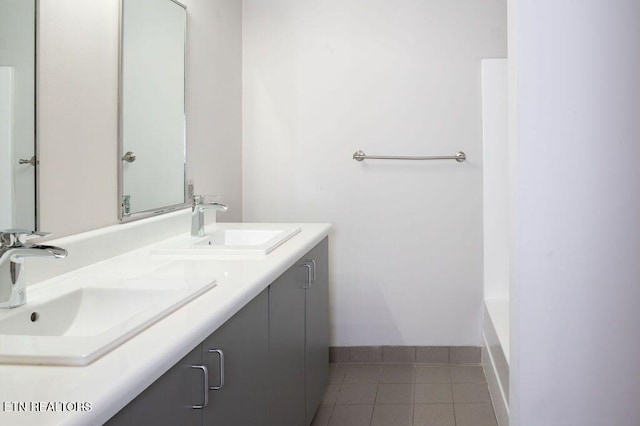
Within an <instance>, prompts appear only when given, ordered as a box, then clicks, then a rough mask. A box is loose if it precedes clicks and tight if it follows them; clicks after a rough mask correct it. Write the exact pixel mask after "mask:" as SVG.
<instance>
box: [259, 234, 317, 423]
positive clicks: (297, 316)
mask: <svg viewBox="0 0 640 426" xmlns="http://www.w3.org/2000/svg"><path fill="white" fill-rule="evenodd" d="M327 246H328V242H327V239H326V238H325V239H324V240H323V241H322V242H320V243H319V244H318V245H317V246H316V247H315V248H314V249H312V250H311V251H310V252H309V253H307V254H306V255H305V256H303V257H302V258H301V259H300V260H299V261H298V262H296V263H295V264H294V265H293V266H292V267H291V268H289V270H287V272H285V273H284V274H283V275H282V276H280V278H278V279H277V280H276V281H274V282H273V284H271V286H270V287H269V372H270V378H269V381H270V383H271V384H272V386H271V387H270V393H269V414H270V420H271V425H278V426H300V425H309V424H311V421H312V420H313V416H314V414H315V412H316V410H317V408H318V406H319V405H320V401H321V400H322V396H323V394H324V391H325V388H326V385H327V381H328V376H329V318H328V317H329V313H328V309H329V305H328V302H329V291H328V252H327Z"/></svg>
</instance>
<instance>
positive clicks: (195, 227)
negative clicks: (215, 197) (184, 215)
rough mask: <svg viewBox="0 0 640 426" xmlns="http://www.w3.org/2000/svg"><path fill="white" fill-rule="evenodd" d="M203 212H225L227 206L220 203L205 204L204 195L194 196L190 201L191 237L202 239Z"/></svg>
mask: <svg viewBox="0 0 640 426" xmlns="http://www.w3.org/2000/svg"><path fill="white" fill-rule="evenodd" d="M205 210H213V211H216V210H219V211H222V212H226V211H227V206H225V205H224V204H220V203H205V202H204V195H194V196H193V200H191V236H192V237H204V212H205Z"/></svg>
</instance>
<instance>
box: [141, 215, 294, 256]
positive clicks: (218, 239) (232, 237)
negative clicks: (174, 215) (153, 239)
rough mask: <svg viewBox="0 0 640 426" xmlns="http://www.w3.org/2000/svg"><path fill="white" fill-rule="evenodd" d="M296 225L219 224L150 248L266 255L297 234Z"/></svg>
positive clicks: (178, 252)
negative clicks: (213, 228) (211, 228)
mask: <svg viewBox="0 0 640 426" xmlns="http://www.w3.org/2000/svg"><path fill="white" fill-rule="evenodd" d="M300 229H301V228H300V227H299V226H296V225H284V224H283V225H263V224H245V223H243V224H219V225H218V226H217V227H216V229H215V230H213V231H211V232H207V234H206V235H205V236H204V237H191V236H183V237H178V238H173V239H171V240H168V241H165V242H164V243H161V244H158V245H157V246H155V247H152V248H151V252H152V253H155V254H173V255H194V254H197V255H217V254H221V255H266V254H269V253H271V252H272V251H273V250H275V249H276V248H278V247H280V246H281V245H282V244H284V243H285V242H287V241H288V240H289V239H291V238H292V237H294V236H295V235H296V234H298V233H299V232H300Z"/></svg>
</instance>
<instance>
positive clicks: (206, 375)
mask: <svg viewBox="0 0 640 426" xmlns="http://www.w3.org/2000/svg"><path fill="white" fill-rule="evenodd" d="M191 368H197V369H198V370H202V383H203V384H204V385H203V389H202V390H203V392H204V397H203V399H204V402H203V403H202V405H192V406H191V408H193V409H194V410H202V409H203V408H204V407H206V406H207V405H208V404H209V390H208V389H207V386H208V385H209V370H207V367H206V366H205V365H192V366H191Z"/></svg>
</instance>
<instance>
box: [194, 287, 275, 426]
mask: <svg viewBox="0 0 640 426" xmlns="http://www.w3.org/2000/svg"><path fill="white" fill-rule="evenodd" d="M268 309H269V305H268V291H267V290H264V291H263V292H262V293H260V294H259V295H258V296H257V297H256V298H255V299H253V300H252V301H251V302H249V304H247V305H246V306H245V307H244V308H242V309H241V310H240V311H239V312H238V313H237V314H235V315H234V316H233V317H231V318H230V319H229V320H228V321H227V322H226V323H224V325H222V327H220V328H219V329H218V330H216V331H215V332H214V333H213V334H212V335H211V336H209V337H208V338H207V339H206V340H205V341H204V342H203V344H202V360H203V363H204V364H205V366H206V367H207V368H208V370H209V386H210V387H213V388H217V387H220V384H221V383H222V382H224V384H223V385H222V386H221V387H220V389H217V390H214V389H212V390H210V392H209V405H208V406H207V407H206V408H205V410H204V414H203V415H204V417H203V424H204V425H224V426H234V425H237V426H248V425H252V426H261V425H265V426H266V425H268V421H269V419H268V405H267V404H268V398H267V368H268V365H267V359H268V332H269V310H268ZM223 377H224V379H223Z"/></svg>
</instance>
